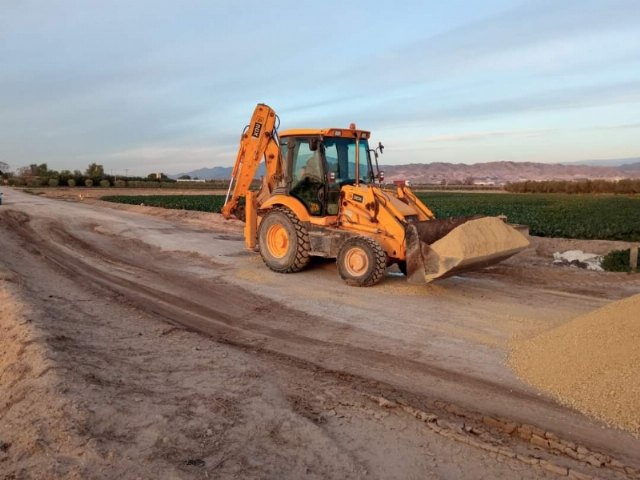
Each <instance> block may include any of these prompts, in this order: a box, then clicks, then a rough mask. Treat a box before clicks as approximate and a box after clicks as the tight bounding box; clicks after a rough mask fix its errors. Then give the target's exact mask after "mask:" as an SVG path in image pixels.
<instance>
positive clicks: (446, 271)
mask: <svg viewBox="0 0 640 480" xmlns="http://www.w3.org/2000/svg"><path fill="white" fill-rule="evenodd" d="M405 238H406V251H407V280H408V281H409V282H410V283H418V284H420V283H429V282H431V281H432V280H435V279H437V278H443V277H448V276H450V275H455V274H457V273H461V272H465V271H469V270H477V269H479V268H484V267H487V266H489V265H493V264H495V263H498V262H501V261H503V260H505V259H507V258H509V257H510V256H512V255H515V254H516V253H518V252H520V251H521V250H524V249H525V248H526V247H527V246H528V245H529V240H528V239H527V238H526V237H525V236H524V235H523V234H522V233H520V232H519V231H518V230H516V229H515V228H513V227H511V226H510V225H508V224H507V223H505V222H504V221H503V220H502V219H500V218H498V217H461V218H447V219H442V220H440V219H437V220H428V221H426V222H416V223H411V224H409V225H408V226H407V229H406V237H405Z"/></svg>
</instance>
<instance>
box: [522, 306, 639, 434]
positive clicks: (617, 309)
mask: <svg viewBox="0 0 640 480" xmlns="http://www.w3.org/2000/svg"><path fill="white" fill-rule="evenodd" d="M510 363H511V366H512V368H513V369H514V370H515V371H516V373H517V374H518V376H519V377H520V378H522V379H523V380H524V381H525V382H527V383H529V384H531V385H533V386H534V387H537V388H539V389H540V390H542V391H544V392H547V393H549V394H551V395H552V396H554V397H555V398H557V399H558V400H559V401H560V402H561V403H563V404H565V405H568V406H571V407H573V408H575V409H577V410H579V411H581V412H583V413H585V414H587V415H591V416H593V417H596V418H598V419H600V420H603V421H604V422H606V423H608V424H609V425H613V426H616V427H620V428H623V429H625V430H629V431H631V432H633V433H635V434H640V295H634V296H632V297H629V298H626V299H624V300H621V301H619V302H614V303H611V304H609V305H606V306H605V307H603V308H600V309H598V310H595V311H593V312H591V313H588V314H586V315H583V316H581V317H578V318H575V319H573V320H571V321H570V322H568V323H566V324H564V325H562V326H560V327H557V328H555V329H552V330H549V331H547V332H544V333H543V334H541V335H539V336H537V337H534V338H531V339H529V340H524V341H516V342H514V344H513V346H512V351H511V355H510Z"/></svg>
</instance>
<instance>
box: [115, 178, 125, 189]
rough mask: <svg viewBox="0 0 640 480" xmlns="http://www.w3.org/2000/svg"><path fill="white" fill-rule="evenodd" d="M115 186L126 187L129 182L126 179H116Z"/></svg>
mask: <svg viewBox="0 0 640 480" xmlns="http://www.w3.org/2000/svg"><path fill="white" fill-rule="evenodd" d="M114 186H115V187H116V188H125V187H126V186H127V182H125V181H124V180H116V181H115V182H114Z"/></svg>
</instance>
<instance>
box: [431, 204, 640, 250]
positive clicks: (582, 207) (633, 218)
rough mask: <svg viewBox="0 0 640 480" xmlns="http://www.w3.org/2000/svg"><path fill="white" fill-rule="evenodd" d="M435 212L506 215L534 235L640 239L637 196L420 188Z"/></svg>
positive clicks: (442, 214)
mask: <svg viewBox="0 0 640 480" xmlns="http://www.w3.org/2000/svg"><path fill="white" fill-rule="evenodd" d="M419 197H420V199H421V200H422V201H424V202H425V203H426V204H427V205H429V206H430V207H431V208H432V210H433V211H434V213H435V214H436V216H438V217H455V216H464V215H506V216H507V218H508V219H509V222H512V223H522V224H525V225H529V227H530V231H531V234H532V235H538V236H541V237H563V238H582V239H601V240H628V241H640V196H637V195H636V196H633V195H566V194H500V193H496V194H491V193H440V192H438V193H420V194H419Z"/></svg>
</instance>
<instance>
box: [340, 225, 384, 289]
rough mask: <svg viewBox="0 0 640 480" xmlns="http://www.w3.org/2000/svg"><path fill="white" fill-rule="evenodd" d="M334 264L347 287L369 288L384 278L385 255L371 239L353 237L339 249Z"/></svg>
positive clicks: (380, 247)
mask: <svg viewBox="0 0 640 480" xmlns="http://www.w3.org/2000/svg"><path fill="white" fill-rule="evenodd" d="M336 263H337V264H338V273H340V277H342V279H343V280H344V281H345V282H346V283H347V284H348V285H352V286H354V287H370V286H372V285H375V284H376V283H378V282H380V280H382V279H383V278H384V274H385V272H386V270H387V254H386V252H385V251H384V249H383V248H382V246H380V244H379V243H378V242H377V241H376V240H374V239H373V238H369V237H353V238H350V239H348V240H346V241H345V242H344V244H343V245H342V247H341V248H340V251H339V252H338V258H337V259H336Z"/></svg>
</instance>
